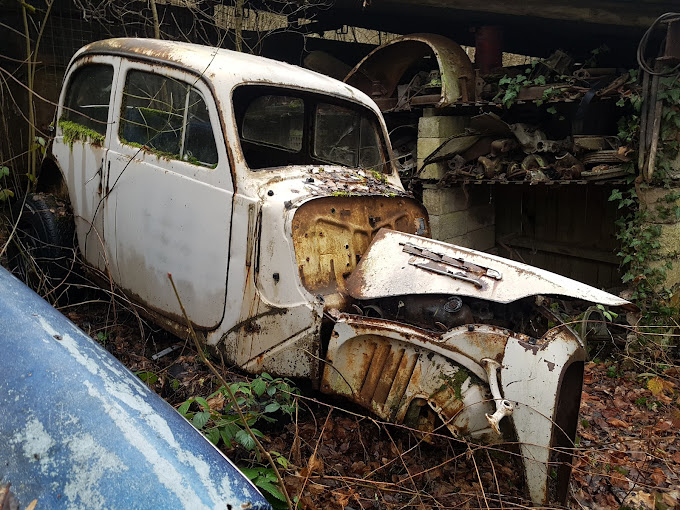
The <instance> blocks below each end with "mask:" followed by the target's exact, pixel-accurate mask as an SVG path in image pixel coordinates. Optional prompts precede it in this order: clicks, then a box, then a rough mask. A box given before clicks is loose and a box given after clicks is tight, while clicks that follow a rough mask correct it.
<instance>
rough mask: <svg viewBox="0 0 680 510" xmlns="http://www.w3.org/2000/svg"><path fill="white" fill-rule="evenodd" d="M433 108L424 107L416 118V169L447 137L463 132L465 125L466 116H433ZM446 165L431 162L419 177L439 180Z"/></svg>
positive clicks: (444, 172) (444, 171)
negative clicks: (421, 114) (418, 117)
mask: <svg viewBox="0 0 680 510" xmlns="http://www.w3.org/2000/svg"><path fill="white" fill-rule="evenodd" d="M433 113H434V112H433V109H431V108H430V109H426V110H424V112H423V116H422V117H420V119H418V145H417V148H416V150H417V164H418V167H417V168H418V170H420V169H421V168H422V167H423V161H424V160H425V158H427V157H428V156H429V155H430V154H432V152H433V151H434V150H435V149H436V148H437V147H439V146H440V145H441V144H443V143H444V142H445V141H446V140H447V139H448V138H449V137H451V136H453V135H457V134H460V133H463V132H464V131H465V127H466V126H467V118H466V117H451V116H435V115H434V114H433ZM447 170H448V167H447V165H446V163H431V164H429V165H427V166H426V167H425V168H424V169H423V170H422V172H421V173H420V175H419V177H420V178H421V179H428V180H435V179H436V180H439V179H441V178H442V177H444V174H446V172H447Z"/></svg>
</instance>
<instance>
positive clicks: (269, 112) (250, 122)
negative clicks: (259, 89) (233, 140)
mask: <svg viewBox="0 0 680 510" xmlns="http://www.w3.org/2000/svg"><path fill="white" fill-rule="evenodd" d="M304 110H305V106H304V102H303V101H302V99H300V98H297V97H288V96H273V95H268V96H260V97H257V98H255V99H254V100H253V101H252V102H251V103H250V105H249V106H248V109H247V110H246V112H245V115H244V117H243V127H242V130H241V138H243V139H244V140H247V141H249V142H256V143H258V142H259V143H263V144H266V145H273V146H275V147H280V148H282V149H287V150H290V151H293V152H298V151H299V150H300V149H301V148H302V129H303V125H304V114H305V112H304Z"/></svg>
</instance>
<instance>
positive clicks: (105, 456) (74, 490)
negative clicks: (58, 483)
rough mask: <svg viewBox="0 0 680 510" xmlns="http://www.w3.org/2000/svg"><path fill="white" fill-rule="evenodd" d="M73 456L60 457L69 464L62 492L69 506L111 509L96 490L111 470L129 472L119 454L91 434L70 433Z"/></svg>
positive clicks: (100, 509)
mask: <svg viewBox="0 0 680 510" xmlns="http://www.w3.org/2000/svg"><path fill="white" fill-rule="evenodd" d="M67 448H68V451H69V453H70V457H68V458H64V459H61V460H60V461H61V462H63V463H64V464H65V465H68V466H70V468H71V469H70V472H69V474H68V476H67V478H68V479H69V482H68V483H67V484H66V485H65V486H64V493H63V495H64V496H65V497H66V498H67V499H68V501H69V508H71V509H74V510H75V509H83V510H103V509H105V508H108V507H109V506H110V505H107V503H106V500H105V498H104V496H102V494H101V493H100V492H99V491H98V490H97V486H98V484H99V481H100V480H101V479H102V478H103V477H105V476H107V475H109V474H112V473H116V472H121V471H126V470H127V469H128V468H127V466H125V465H124V464H123V463H122V462H121V460H120V458H118V456H117V455H116V454H115V453H113V452H111V451H109V450H107V449H106V448H104V447H103V446H101V445H100V444H98V443H97V442H96V441H95V439H94V438H93V437H92V436H91V435H90V434H82V435H77V436H75V435H74V436H71V438H70V439H69V441H68V443H67Z"/></svg>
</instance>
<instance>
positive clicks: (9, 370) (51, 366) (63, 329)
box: [0, 268, 271, 510]
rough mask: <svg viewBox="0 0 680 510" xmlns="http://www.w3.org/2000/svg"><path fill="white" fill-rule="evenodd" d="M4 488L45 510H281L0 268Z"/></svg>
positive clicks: (0, 469)
mask: <svg viewBox="0 0 680 510" xmlns="http://www.w3.org/2000/svg"><path fill="white" fill-rule="evenodd" d="M0 353H1V354H0V359H1V360H2V369H0V409H2V417H1V418H0V438H2V440H0V484H2V485H4V484H6V483H11V491H12V492H13V493H14V496H15V497H16V498H17V499H18V500H19V502H20V504H21V505H22V507H23V506H25V505H28V504H29V503H30V502H31V501H33V500H37V501H38V506H37V507H38V508H56V507H59V508H66V507H68V508H91V509H99V508H187V509H189V508H190V509H204V508H205V509H208V508H215V509H217V508H219V509H221V510H224V509H226V508H235V509H240V508H252V509H266V508H271V507H270V505H269V504H268V503H267V501H266V500H265V499H264V498H263V497H262V495H261V494H260V493H259V492H258V491H257V489H255V487H254V486H253V485H252V483H251V482H250V481H249V480H248V479H247V478H245V477H244V476H243V475H242V474H241V473H240V472H239V471H238V469H237V468H236V467H235V466H234V465H233V464H232V463H231V462H230V461H229V460H228V459H227V458H226V457H225V456H224V455H223V454H222V453H221V452H220V451H219V450H217V448H215V447H214V446H213V445H212V444H211V443H210V442H209V441H208V440H207V439H206V438H205V437H203V435H202V434H201V433H200V432H198V431H197V430H196V429H194V428H193V427H192V426H191V424H190V423H189V422H188V421H186V420H185V419H184V418H183V417H182V416H181V415H180V414H178V413H177V412H176V411H175V410H174V409H173V408H172V407H171V406H170V405H168V404H167V403H166V402H164V401H163V400H162V399H161V398H160V397H159V396H157V395H156V394H155V393H153V392H152V391H151V390H150V389H149V388H148V387H147V386H146V385H145V384H144V383H142V382H141V381H140V380H139V379H138V378H137V377H136V376H135V375H134V374H132V373H131V372H130V371H128V370H127V369H126V368H125V367H124V366H123V365H122V364H121V363H120V362H118V361H117V360H116V359H115V358H114V357H113V356H111V355H110V354H109V353H108V352H106V351H105V350H104V349H103V348H102V347H100V346H99V345H98V344H97V343H95V342H94V341H93V340H92V339H90V338H89V337H88V336H87V335H85V334H84V333H83V332H82V331H81V330H79V329H78V328H77V327H76V326H75V325H73V324H72V323H71V322H70V321H68V320H67V319H66V318H65V317H64V316H63V315H61V314H60V313H59V312H57V311H56V310H55V309H54V308H52V307H51V306H50V305H49V304H48V303H46V302H45V301H43V300H42V299H40V298H39V297H38V296H37V295H36V294H35V293H33V292H32V291H31V290H29V289H28V288H27V287H26V286H25V285H24V284H22V283H20V282H19V281H18V280H16V279H15V278H14V277H13V276H11V275H10V274H9V273H8V272H7V271H6V270H5V269H3V268H0Z"/></svg>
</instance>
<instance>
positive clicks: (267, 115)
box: [233, 85, 390, 173]
mask: <svg viewBox="0 0 680 510" xmlns="http://www.w3.org/2000/svg"><path fill="white" fill-rule="evenodd" d="M233 99H234V112H235V115H236V122H237V125H238V130H239V138H240V141H241V149H242V150H243V154H244V156H245V159H246V163H247V164H248V166H249V167H250V168H251V169H253V170H260V169H266V168H275V167H281V166H287V165H313V164H324V163H325V164H331V165H340V166H346V167H350V168H362V169H367V170H373V171H378V172H387V173H389V171H390V167H389V165H388V164H387V158H386V155H387V149H386V147H385V144H384V142H383V137H382V136H381V130H380V124H379V122H378V118H377V116H376V115H375V113H373V112H372V111H371V110H369V109H368V108H365V107H363V106H361V105H358V104H355V103H351V102H349V101H341V100H337V99H336V98H330V97H324V96H322V95H319V94H312V93H307V94H305V93H303V92H300V91H293V90H286V89H281V88H274V87H261V86H252V85H251V86H243V87H239V88H238V89H236V90H235V91H234V98H233Z"/></svg>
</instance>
